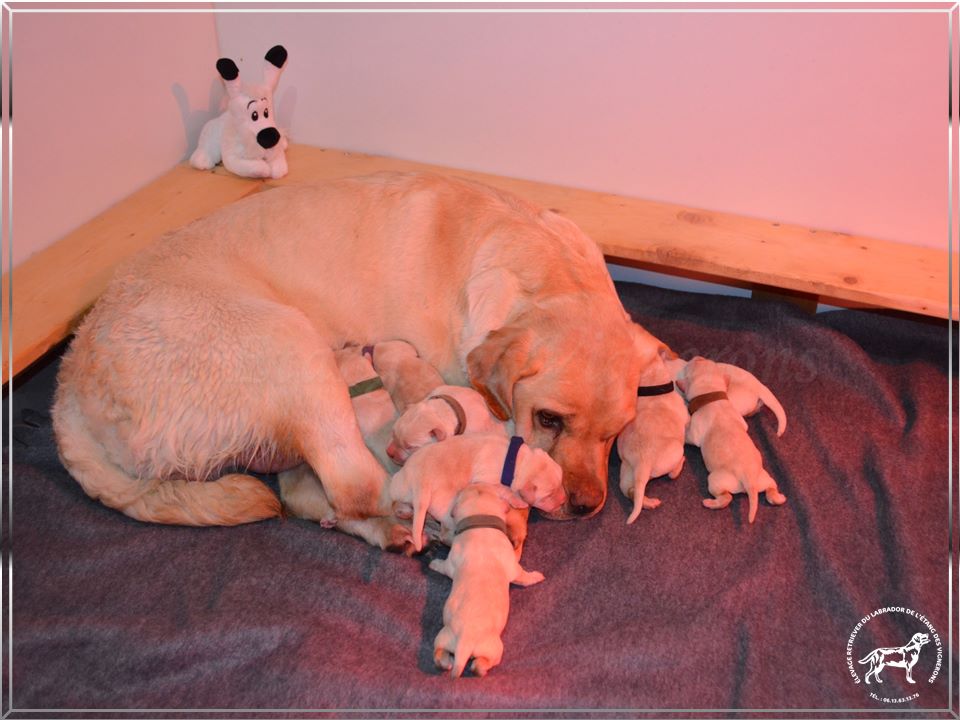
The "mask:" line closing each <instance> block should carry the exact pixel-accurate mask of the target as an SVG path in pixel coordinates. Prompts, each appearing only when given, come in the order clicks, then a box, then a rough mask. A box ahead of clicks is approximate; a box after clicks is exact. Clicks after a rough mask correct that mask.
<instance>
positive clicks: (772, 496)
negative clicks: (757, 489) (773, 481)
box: [764, 487, 787, 505]
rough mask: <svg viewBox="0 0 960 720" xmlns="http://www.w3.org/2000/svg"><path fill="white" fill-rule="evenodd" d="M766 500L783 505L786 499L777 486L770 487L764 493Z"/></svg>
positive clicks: (772, 503)
mask: <svg viewBox="0 0 960 720" xmlns="http://www.w3.org/2000/svg"><path fill="white" fill-rule="evenodd" d="M764 497H765V498H767V502H768V503H770V504H771V505H783V504H784V503H785V502H786V501H787V496H786V495H784V494H783V493H781V492H780V491H779V490H777V488H775V487H772V488H770V489H768V490H767V491H766V492H765V493H764Z"/></svg>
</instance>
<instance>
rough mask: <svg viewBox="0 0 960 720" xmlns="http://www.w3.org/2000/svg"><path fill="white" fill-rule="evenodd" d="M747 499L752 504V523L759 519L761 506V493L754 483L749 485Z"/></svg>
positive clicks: (750, 517)
mask: <svg viewBox="0 0 960 720" xmlns="http://www.w3.org/2000/svg"><path fill="white" fill-rule="evenodd" d="M746 490H747V499H748V500H749V502H750V516H749V519H750V522H751V523H752V522H753V521H754V520H755V519H756V517H757V507H758V506H759V505H760V491H759V490H758V489H757V486H756V485H754V484H753V483H751V484H749V485H747V487H746Z"/></svg>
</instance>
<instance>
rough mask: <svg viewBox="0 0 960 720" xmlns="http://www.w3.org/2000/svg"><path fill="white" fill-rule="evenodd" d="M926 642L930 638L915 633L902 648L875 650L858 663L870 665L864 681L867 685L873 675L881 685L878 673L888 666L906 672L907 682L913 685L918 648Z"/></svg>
mask: <svg viewBox="0 0 960 720" xmlns="http://www.w3.org/2000/svg"><path fill="white" fill-rule="evenodd" d="M928 642H930V637H929V636H928V635H927V634H926V633H917V634H916V635H914V636H913V637H912V638H910V642H908V643H907V644H906V645H904V646H903V647H892V648H877V649H876V650H874V651H873V652H872V653H870V654H869V655H867V656H866V657H865V658H863V660H860V661H859V662H860V664H861V665H866V664H867V663H870V670H868V671H867V674H866V675H864V677H863V679H864V681H865V682H866V683H867V685H869V684H870V676H871V675H873V677H874V678H875V679H876V681H877V682H878V683H882V682H883V680H881V679H880V671H881V670H883V669H884V668H885V667H887V666H888V665H889V666H890V667H901V668H904V669H905V670H906V671H907V682H908V683H915V682H916V681H915V680H914V679H913V666H914V665H916V664H917V659H918V658H919V657H920V648H921V647H923V646H924V645H926V644H927V643H928Z"/></svg>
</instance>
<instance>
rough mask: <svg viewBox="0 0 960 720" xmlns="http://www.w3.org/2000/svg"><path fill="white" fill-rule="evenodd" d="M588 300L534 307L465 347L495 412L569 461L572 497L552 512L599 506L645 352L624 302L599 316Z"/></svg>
mask: <svg viewBox="0 0 960 720" xmlns="http://www.w3.org/2000/svg"><path fill="white" fill-rule="evenodd" d="M611 290H612V288H611ZM584 300H585V298H579V299H578V298H577V297H575V296H570V297H567V298H559V299H557V298H554V299H552V302H550V303H548V304H546V305H541V306H539V307H535V308H532V309H530V310H528V311H527V312H525V313H523V314H522V315H520V316H518V317H516V318H514V319H513V320H512V321H511V323H510V324H509V325H506V326H504V327H502V328H499V329H496V330H493V331H492V332H490V333H488V334H487V336H486V337H485V339H484V340H483V342H481V343H480V344H479V345H478V346H477V347H475V348H474V349H473V350H472V351H471V352H470V353H469V354H468V356H467V371H468V374H469V378H470V383H471V384H472V385H473V386H474V387H475V388H476V389H477V390H478V391H479V392H480V393H482V394H483V395H484V397H485V398H486V400H487V403H488V405H489V406H490V409H491V411H492V412H493V413H494V414H495V415H496V416H497V417H499V418H500V419H501V420H507V419H510V418H512V419H513V420H514V422H515V424H516V432H517V434H518V435H521V436H522V437H523V438H524V439H525V440H526V441H527V442H528V443H529V444H531V445H533V446H535V447H540V448H543V449H545V450H546V451H547V452H549V453H550V455H551V456H552V457H553V459H554V460H556V461H557V462H558V463H559V464H560V466H561V467H562V468H563V486H564V488H565V489H566V491H567V502H566V504H565V505H564V506H563V507H562V508H561V509H560V510H559V511H557V512H556V513H552V514H551V515H550V517H552V518H554V519H567V518H573V517H589V516H590V515H593V514H594V513H596V512H597V511H599V510H600V508H602V507H603V503H604V501H605V500H606V496H607V463H608V458H609V455H610V448H611V446H612V445H613V443H614V440H616V437H617V435H618V434H619V432H620V431H621V430H622V429H623V427H624V426H625V425H626V424H627V423H628V422H629V421H630V420H631V419H632V418H633V416H634V413H635V410H636V390H637V381H638V378H639V368H640V365H641V358H640V357H638V356H637V353H636V352H635V344H634V341H633V337H632V330H631V326H630V323H629V322H628V321H627V319H626V316H625V313H623V310H622V309H619V310H618V311H615V312H613V313H603V312H601V313H599V316H598V314H597V312H596V309H597V307H596V303H594V302H590V301H586V302H584ZM614 300H615V296H614ZM617 307H619V303H617ZM605 316H606V317H605Z"/></svg>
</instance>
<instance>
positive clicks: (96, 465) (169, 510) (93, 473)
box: [52, 388, 281, 525]
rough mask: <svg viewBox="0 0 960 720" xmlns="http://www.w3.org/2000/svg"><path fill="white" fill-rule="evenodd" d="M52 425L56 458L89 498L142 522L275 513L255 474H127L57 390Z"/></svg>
mask: <svg viewBox="0 0 960 720" xmlns="http://www.w3.org/2000/svg"><path fill="white" fill-rule="evenodd" d="M52 415H53V427H54V432H55V434H56V437H57V446H58V451H59V453H60V460H61V461H62V462H63V465H64V467H66V468H67V470H68V471H69V472H70V474H71V475H72V476H73V478H74V479H75V480H76V481H77V482H78V483H80V487H82V488H83V490H84V492H86V493H87V495H89V496H90V497H92V498H93V499H94V500H99V501H100V502H102V503H103V504H104V505H106V506H108V507H111V508H114V509H116V510H119V511H121V512H122V513H124V514H126V515H129V516H130V517H132V518H134V519H136V520H141V521H144V522H156V523H166V524H173V525H240V524H242V523H248V522H256V521H257V520H265V519H267V518H272V517H279V516H280V515H281V510H280V501H279V500H278V499H277V497H276V495H274V494H273V492H272V491H271V490H270V488H268V487H267V486H266V485H264V484H263V483H262V482H260V481H259V480H257V478H255V477H252V476H250V475H239V474H234V475H225V476H224V477H222V478H220V479H219V480H214V481H209V482H193V481H191V482H188V481H185V480H159V479H145V480H141V479H139V478H136V477H133V476H131V475H129V474H128V473H126V472H124V470H123V469H122V468H120V467H118V466H117V465H115V464H114V463H113V462H112V461H111V460H110V458H109V457H107V454H106V452H105V451H104V449H103V447H102V446H101V445H100V443H98V442H97V441H96V440H95V439H94V438H93V436H92V435H91V434H90V431H89V429H88V426H87V422H86V419H85V418H84V416H83V414H82V412H81V410H80V408H79V405H78V403H77V402H76V399H75V398H74V397H73V396H72V394H71V393H69V392H63V391H62V388H61V392H58V394H57V401H56V403H55V404H54V407H53V413H52Z"/></svg>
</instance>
